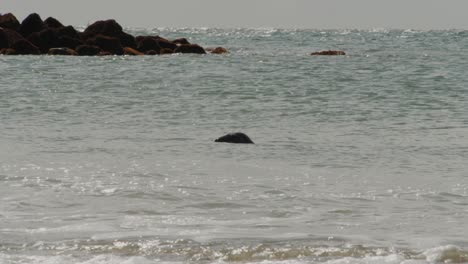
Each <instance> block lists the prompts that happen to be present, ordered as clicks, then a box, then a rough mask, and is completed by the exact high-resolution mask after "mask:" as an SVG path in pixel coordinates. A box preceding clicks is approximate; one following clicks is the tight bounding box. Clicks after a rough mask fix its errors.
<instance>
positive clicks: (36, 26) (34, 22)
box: [18, 13, 46, 38]
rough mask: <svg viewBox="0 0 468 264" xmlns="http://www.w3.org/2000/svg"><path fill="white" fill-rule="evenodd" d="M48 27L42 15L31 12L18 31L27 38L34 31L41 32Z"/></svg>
mask: <svg viewBox="0 0 468 264" xmlns="http://www.w3.org/2000/svg"><path fill="white" fill-rule="evenodd" d="M45 28H46V25H45V24H44V22H43V21H42V19H41V17H40V16H39V15H38V14H36V13H33V14H30V15H29V16H27V17H26V18H25V19H24V20H23V22H21V25H20V27H19V29H18V32H19V33H20V34H21V35H23V37H25V38H27V37H29V35H31V34H32V33H34V32H39V31H41V30H43V29H45Z"/></svg>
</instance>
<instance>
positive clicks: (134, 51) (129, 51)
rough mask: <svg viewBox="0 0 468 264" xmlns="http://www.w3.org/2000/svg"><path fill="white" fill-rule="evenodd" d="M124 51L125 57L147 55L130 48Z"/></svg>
mask: <svg viewBox="0 0 468 264" xmlns="http://www.w3.org/2000/svg"><path fill="white" fill-rule="evenodd" d="M123 50H124V55H130V56H135V55H145V54H144V53H143V52H139V51H138V50H136V49H133V48H130V47H125V48H124V49H123Z"/></svg>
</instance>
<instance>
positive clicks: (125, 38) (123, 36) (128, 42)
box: [117, 32, 137, 49]
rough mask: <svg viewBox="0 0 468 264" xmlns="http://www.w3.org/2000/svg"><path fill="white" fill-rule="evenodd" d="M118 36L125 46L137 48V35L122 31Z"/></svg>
mask: <svg viewBox="0 0 468 264" xmlns="http://www.w3.org/2000/svg"><path fill="white" fill-rule="evenodd" d="M117 38H118V39H119V40H120V43H121V44H122V46H123V47H129V48H132V49H136V48H137V43H136V41H135V37H134V36H132V35H130V34H128V33H125V32H122V33H120V34H119V35H118V36H117Z"/></svg>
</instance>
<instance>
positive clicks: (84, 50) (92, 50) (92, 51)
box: [76, 45, 101, 56]
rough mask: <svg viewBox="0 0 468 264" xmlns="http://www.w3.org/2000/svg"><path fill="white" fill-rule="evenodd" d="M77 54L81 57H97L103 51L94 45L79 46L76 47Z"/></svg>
mask: <svg viewBox="0 0 468 264" xmlns="http://www.w3.org/2000/svg"><path fill="white" fill-rule="evenodd" d="M76 52H77V53H78V55H80V56H96V55H98V54H99V52H101V49H100V48H99V47H97V46H92V45H79V46H78V47H76Z"/></svg>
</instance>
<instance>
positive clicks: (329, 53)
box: [310, 50, 346, 56]
mask: <svg viewBox="0 0 468 264" xmlns="http://www.w3.org/2000/svg"><path fill="white" fill-rule="evenodd" d="M310 55H312V56H317V55H327V56H336V55H346V53H345V52H344V51H341V50H324V51H318V52H312V53H311V54H310Z"/></svg>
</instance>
